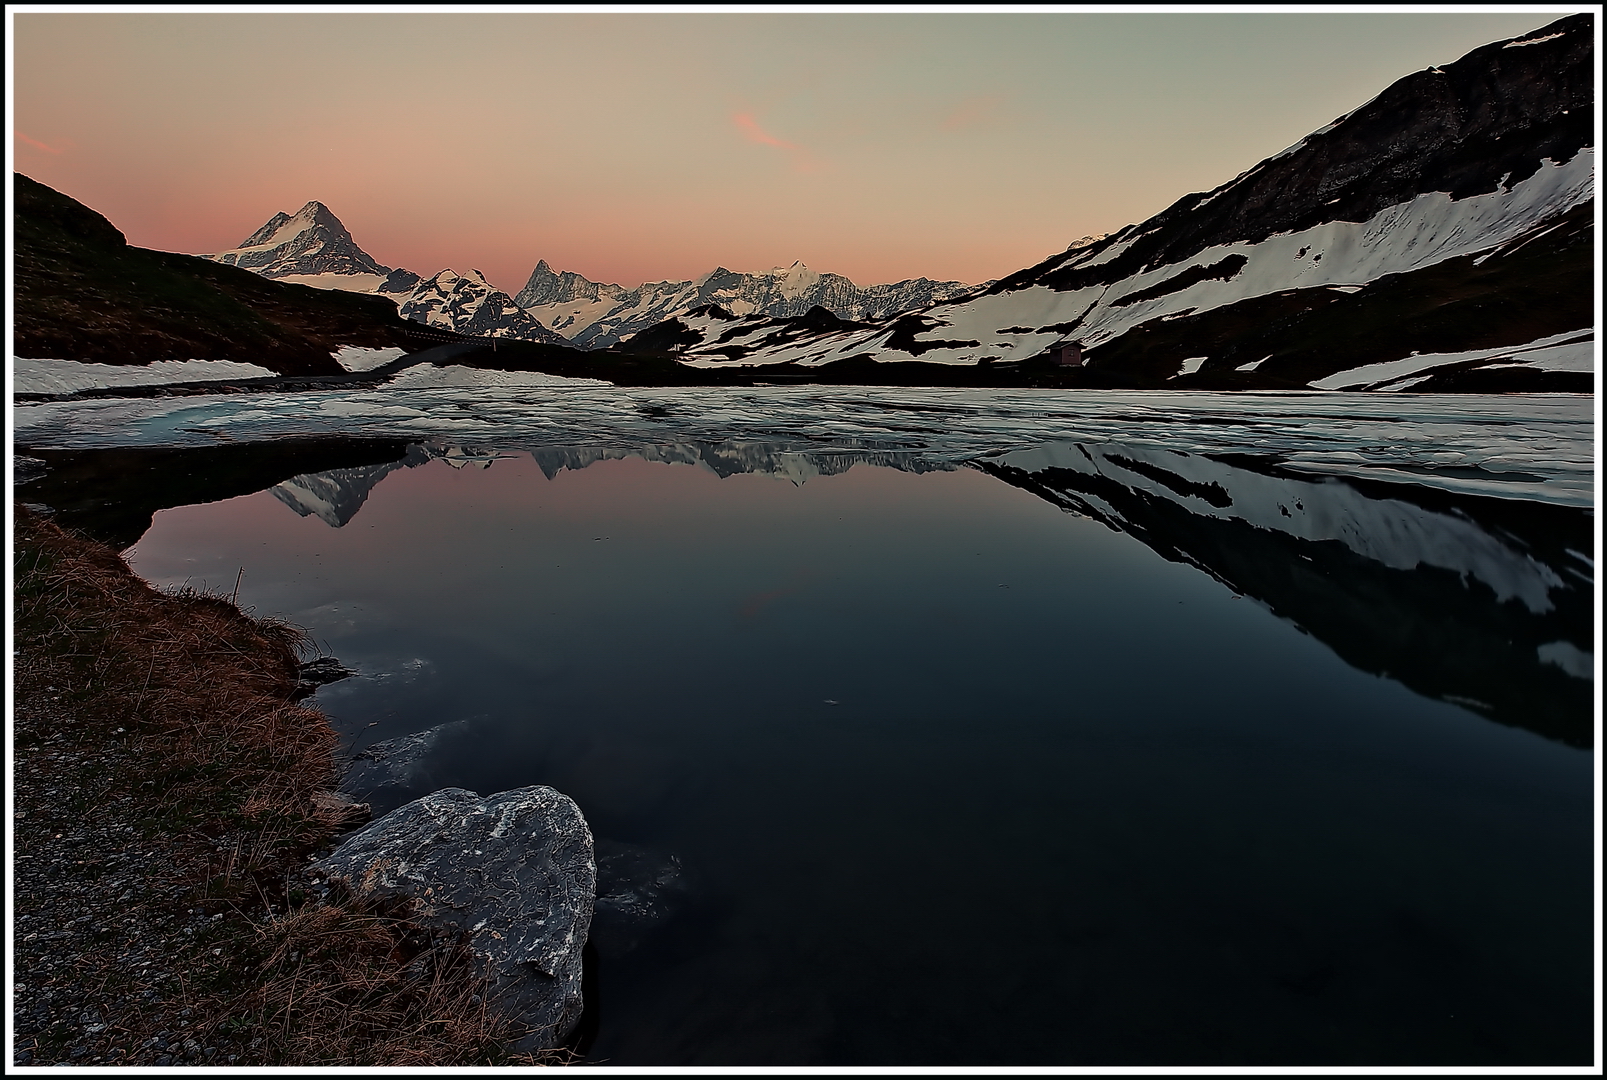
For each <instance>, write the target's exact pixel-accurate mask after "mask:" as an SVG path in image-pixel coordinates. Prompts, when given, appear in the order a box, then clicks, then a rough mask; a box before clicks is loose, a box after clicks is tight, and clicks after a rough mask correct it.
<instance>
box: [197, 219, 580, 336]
mask: <svg viewBox="0 0 1607 1080" xmlns="http://www.w3.org/2000/svg"><path fill="white" fill-rule="evenodd" d="M207 258H209V259H212V260H213V261H215V262H221V263H226V264H228V265H231V266H239V267H242V268H244V269H247V270H251V271H254V272H256V273H258V274H261V275H262V276H263V277H268V278H273V279H275V280H278V281H287V282H292V283H296V284H301V285H312V286H314V287H316V288H320V289H340V290H342V291H345V292H362V293H377V294H378V295H380V296H386V297H389V298H390V299H391V300H393V301H395V302H396V304H397V307H398V308H399V309H400V311H401V313H402V315H403V316H404V317H405V318H408V319H410V320H412V321H413V322H419V323H424V324H426V325H428V326H434V327H437V328H439V329H443V330H450V331H452V332H454V333H458V334H467V335H469V336H471V337H489V338H514V339H517V340H521V341H542V342H546V343H548V344H550V345H566V344H568V342H567V341H566V340H565V339H564V338H563V337H562V336H560V335H558V334H555V333H553V332H552V331H550V330H547V329H546V328H545V327H543V326H542V325H541V324H540V323H539V322H537V321H536V320H535V319H533V318H531V317H530V316H528V315H526V314H525V313H524V312H523V311H522V310H521V309H520V308H519V307H518V305H516V304H514V302H513V300H512V299H511V298H510V297H509V296H508V294H507V293H505V292H503V291H501V290H500V289H497V288H496V287H495V286H493V285H492V284H491V283H490V282H488V281H486V279H485V275H483V274H481V273H480V272H479V271H478V270H471V271H470V272H469V273H468V274H464V275H459V274H457V273H456V272H454V271H452V270H451V269H446V270H442V271H441V272H440V273H438V274H436V275H435V276H434V277H432V278H430V279H428V280H424V279H422V278H420V277H419V275H418V274H415V273H413V272H412V271H411V270H401V269H392V268H390V267H388V266H383V265H381V264H380V263H379V262H378V260H376V259H375V258H374V257H373V256H371V255H369V254H368V253H367V252H366V251H364V250H363V249H362V248H360V247H358V246H357V242H356V241H355V240H353V239H352V236H351V233H350V232H348V231H347V229H346V226H344V225H342V224H341V222H340V219H339V218H337V217H336V216H335V215H334V213H333V212H331V211H330V209H329V208H328V207H327V206H325V205H324V204H323V203H321V202H310V203H308V204H307V205H306V206H304V207H302V208H301V210H300V211H298V212H297V213H296V215H295V216H294V217H292V216H290V215H289V214H285V213H282V212H281V213H278V214H275V215H274V216H273V217H271V218H269V219H268V221H267V223H266V224H264V225H263V226H262V228H260V229H258V230H257V231H256V232H254V233H252V234H251V235H250V236H249V237H247V238H246V240H245V242H244V243H243V244H241V245H240V246H239V247H238V248H234V249H231V250H229V251H223V252H219V253H218V254H216V255H209V256H207Z"/></svg>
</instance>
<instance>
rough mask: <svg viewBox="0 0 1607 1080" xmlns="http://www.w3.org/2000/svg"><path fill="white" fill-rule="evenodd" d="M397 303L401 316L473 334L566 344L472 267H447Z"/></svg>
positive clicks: (444, 328) (461, 332)
mask: <svg viewBox="0 0 1607 1080" xmlns="http://www.w3.org/2000/svg"><path fill="white" fill-rule="evenodd" d="M400 306H401V312H402V317H403V318H406V319H412V320H413V321H414V322H421V323H424V324H425V325H426V326H437V327H440V328H441V329H443V330H451V331H453V332H455V333H459V334H468V335H470V336H472V337H494V338H517V339H519V340H522V341H544V342H547V343H548V344H552V345H567V344H569V343H568V342H567V341H565V340H564V338H563V337H561V336H560V335H558V334H555V333H553V332H552V331H551V330H548V329H547V328H546V327H544V326H542V325H541V324H540V323H538V322H537V321H536V320H535V319H533V318H531V317H530V316H529V315H527V314H526V313H525V311H524V309H523V308H521V307H519V305H517V304H515V303H514V302H513V297H511V296H509V295H508V294H507V293H505V292H503V291H502V290H500V289H498V288H496V286H494V285H492V284H491V283H490V282H489V281H487V280H486V277H485V275H484V274H482V273H481V272H480V271H478V270H474V269H471V270H470V271H469V272H468V273H467V274H459V273H458V272H457V271H455V270H453V269H452V268H451V267H447V268H446V269H444V270H442V271H440V272H439V273H437V274H436V275H435V276H434V277H432V278H430V279H429V280H428V281H421V282H419V284H418V286H417V287H416V288H414V289H413V292H412V293H411V295H409V296H408V297H407V298H406V299H404V300H402V302H401V305H400Z"/></svg>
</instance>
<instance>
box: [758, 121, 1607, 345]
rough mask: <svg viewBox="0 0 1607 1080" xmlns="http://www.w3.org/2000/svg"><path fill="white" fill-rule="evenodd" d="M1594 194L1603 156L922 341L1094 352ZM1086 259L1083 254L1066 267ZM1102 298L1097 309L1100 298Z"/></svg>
mask: <svg viewBox="0 0 1607 1080" xmlns="http://www.w3.org/2000/svg"><path fill="white" fill-rule="evenodd" d="M1594 189H1595V151H1594V150H1593V149H1591V148H1584V149H1581V150H1580V151H1579V152H1578V153H1577V154H1575V155H1574V156H1573V157H1572V158H1571V159H1569V160H1568V161H1567V162H1565V163H1562V164H1558V163H1556V162H1554V161H1547V162H1546V163H1544V164H1542V165H1541V167H1540V169H1539V170H1538V171H1537V172H1536V173H1535V174H1534V175H1533V176H1531V177H1529V178H1528V179H1526V180H1524V181H1523V182H1522V183H1520V184H1516V185H1514V186H1513V187H1512V188H1511V190H1506V191H1503V190H1499V189H1498V190H1496V191H1494V192H1490V193H1488V194H1485V195H1479V196H1473V197H1470V198H1466V199H1460V200H1453V199H1451V197H1450V196H1449V195H1447V194H1445V193H1443V192H1429V193H1427V194H1422V195H1418V196H1416V197H1414V198H1413V199H1411V200H1409V201H1407V202H1403V203H1398V204H1396V205H1394V206H1391V207H1388V208H1386V209H1384V210H1382V211H1380V212H1379V213H1377V214H1375V215H1374V216H1373V217H1371V218H1370V219H1368V220H1367V221H1364V222H1352V221H1329V222H1325V223H1323V224H1321V225H1317V226H1314V227H1312V228H1309V229H1305V230H1302V231H1300V232H1297V233H1281V234H1276V235H1273V236H1270V237H1267V238H1266V239H1265V240H1262V241H1260V242H1258V243H1245V242H1237V243H1230V244H1220V245H1217V246H1214V247H1211V248H1208V249H1206V250H1204V251H1202V252H1200V253H1198V254H1197V255H1195V256H1193V257H1192V258H1190V259H1187V260H1183V261H1181V262H1177V263H1172V264H1169V265H1166V266H1162V267H1157V268H1155V269H1153V270H1149V271H1145V272H1143V273H1139V274H1134V275H1132V276H1131V277H1128V278H1125V279H1123V280H1122V281H1119V282H1116V283H1115V284H1113V285H1111V286H1109V287H1108V288H1101V289H1097V290H1096V289H1080V290H1075V291H1068V292H1056V291H1054V290H1052V289H1049V288H1046V287H1044V286H1036V285H1035V286H1029V287H1026V288H1023V289H1017V290H1013V291H1010V292H1005V293H996V294H992V295H982V296H971V297H966V298H963V299H959V300H955V301H951V302H948V303H940V304H937V305H935V306H933V307H930V308H927V309H926V310H925V311H924V312H923V314H924V315H926V316H927V317H929V318H931V319H933V320H935V321H936V322H937V324H938V325H936V326H934V327H933V328H932V329H929V330H926V331H923V332H922V333H920V334H917V335H916V336H915V341H916V342H917V343H923V342H927V341H976V342H978V343H979V344H977V345H974V346H973V345H952V346H939V347H936V348H932V349H927V350H924V351H922V353H921V354H920V356H919V357H918V359H920V360H923V361H930V362H937V363H950V364H972V363H976V362H977V361H978V360H979V359H982V358H983V357H989V356H991V357H994V358H995V359H997V360H1013V359H1020V358H1023V357H1024V356H1030V355H1034V354H1036V353H1038V352H1040V351H1042V349H1043V348H1045V347H1047V345H1049V344H1050V343H1051V342H1052V341H1054V340H1057V339H1058V337H1060V336H1063V335H1062V334H1061V333H1058V332H1055V331H1050V330H1045V329H1038V328H1043V327H1047V326H1050V325H1052V324H1057V323H1058V324H1068V323H1072V322H1074V321H1076V320H1078V319H1080V320H1081V321H1080V323H1079V324H1078V326H1077V329H1076V332H1075V333H1076V336H1077V337H1078V338H1079V339H1081V340H1082V342H1083V343H1084V345H1085V346H1087V347H1089V348H1095V347H1098V346H1099V345H1102V344H1106V343H1108V342H1110V341H1113V340H1115V339H1116V338H1118V337H1120V336H1121V335H1123V334H1125V333H1127V332H1128V331H1129V330H1131V329H1133V328H1134V327H1136V326H1138V325H1140V324H1142V323H1146V322H1149V321H1151V320H1153V319H1157V318H1160V317H1162V316H1166V315H1171V314H1177V313H1180V312H1183V311H1185V310H1187V309H1192V310H1193V312H1195V313H1198V312H1206V311H1211V310H1213V309H1216V308H1220V307H1225V306H1227V305H1230V304H1235V303H1238V302H1239V301H1242V300H1247V299H1253V298H1255V297H1260V296H1266V295H1270V294H1272V293H1276V292H1282V291H1284V290H1288V289H1296V288H1315V287H1327V288H1342V289H1345V290H1347V291H1348V290H1351V289H1354V288H1357V287H1359V286H1361V285H1365V284H1367V283H1368V282H1371V281H1375V280H1377V279H1378V278H1381V277H1384V276H1385V275H1388V274H1396V273H1404V272H1409V271H1413V270H1420V269H1423V268H1425V267H1428V266H1432V265H1434V264H1436V263H1439V262H1443V261H1445V260H1447V259H1452V258H1456V257H1459V256H1462V255H1469V254H1473V253H1475V252H1480V251H1484V250H1486V249H1488V248H1492V247H1495V246H1497V245H1500V244H1503V243H1506V242H1508V241H1510V240H1512V239H1514V238H1517V237H1519V236H1522V235H1523V234H1524V233H1526V232H1528V231H1530V230H1532V229H1534V228H1536V227H1537V226H1539V225H1541V224H1542V223H1543V222H1545V221H1547V220H1549V219H1551V218H1552V217H1554V216H1556V215H1559V214H1561V213H1564V212H1566V211H1567V210H1568V209H1570V208H1572V207H1574V206H1577V205H1579V204H1580V203H1582V202H1585V201H1586V200H1588V199H1590V198H1591V197H1592V196H1593V194H1594ZM1136 239H1137V236H1136V235H1135V236H1133V237H1129V238H1126V239H1124V240H1122V241H1120V242H1118V243H1116V244H1113V245H1112V246H1111V247H1109V248H1106V249H1105V250H1104V251H1102V252H1101V253H1100V254H1099V256H1098V257H1096V258H1095V259H1093V260H1091V261H1090V262H1089V263H1088V264H1087V265H1095V264H1097V263H1101V262H1106V261H1108V260H1109V259H1111V258H1114V257H1115V256H1116V255H1117V254H1119V253H1120V252H1121V251H1122V250H1125V249H1126V247H1128V246H1129V245H1130V244H1131V243H1132V242H1133V241H1134V240H1136ZM1302 249H1304V253H1303V254H1302ZM1234 255H1239V256H1243V257H1244V259H1245V260H1246V262H1245V264H1244V265H1243V266H1242V267H1241V268H1240V269H1239V270H1238V271H1237V272H1236V273H1234V274H1233V275H1232V276H1231V277H1229V278H1227V279H1226V280H1222V279H1219V278H1208V279H1206V280H1204V281H1200V282H1196V283H1195V284H1193V285H1190V286H1188V287H1186V288H1182V289H1178V290H1177V291H1175V292H1168V293H1163V294H1161V295H1159V296H1154V297H1152V298H1150V299H1146V300H1138V301H1135V302H1131V303H1127V304H1120V303H1119V301H1121V300H1122V298H1123V297H1126V296H1131V295H1134V294H1136V293H1138V292H1140V291H1141V290H1144V289H1149V288H1152V287H1154V286H1157V285H1162V284H1163V283H1164V282H1166V281H1167V280H1169V279H1172V278H1174V277H1176V276H1177V275H1178V274H1180V273H1182V272H1184V271H1187V270H1188V269H1190V268H1191V267H1205V266H1212V265H1215V264H1219V263H1221V262H1222V261H1223V260H1224V259H1227V258H1229V257H1230V256H1234ZM1075 258H1076V253H1075V252H1073V253H1072V255H1071V256H1070V257H1068V259H1067V260H1066V261H1067V262H1070V261H1071V260H1072V259H1075ZM1096 298H1097V299H1096ZM1095 300H1096V302H1094V303H1093V306H1092V308H1091V309H1090V307H1089V305H1090V302H1091V301H1095ZM1021 327H1028V328H1033V329H1032V330H1029V331H1023V330H1021V329H1018V328H1021ZM888 336H889V335H888V332H887V328H886V326H885V325H882V326H878V327H875V328H873V329H870V330H866V331H861V332H860V333H859V334H857V335H853V336H850V337H849V338H847V339H845V340H843V341H841V342H839V343H836V344H835V347H833V348H832V349H830V350H817V351H816V352H815V353H813V354H811V355H810V357H809V358H808V359H807V360H804V361H803V362H807V363H827V362H830V361H831V360H834V359H840V358H842V357H846V356H851V355H855V354H857V353H863V352H869V353H871V354H872V355H875V354H876V353H878V352H879V351H881V350H883V349H884V348H885V345H886V341H887V338H888ZM793 351H796V350H795V349H794V350H793ZM888 352H889V353H890V355H885V356H878V357H877V358H878V359H886V360H896V359H902V358H907V355H908V354H905V353H900V352H898V351H896V350H888ZM770 359H771V356H770V354H769V353H768V351H767V353H766V354H765V355H763V356H761V355H754V356H751V357H748V358H747V359H746V361H745V362H747V363H764V362H766V361H768V360H770ZM1095 363H1096V364H1097V358H1096V360H1095Z"/></svg>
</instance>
